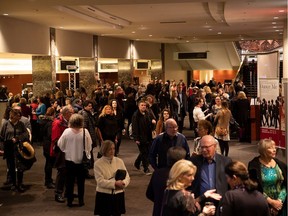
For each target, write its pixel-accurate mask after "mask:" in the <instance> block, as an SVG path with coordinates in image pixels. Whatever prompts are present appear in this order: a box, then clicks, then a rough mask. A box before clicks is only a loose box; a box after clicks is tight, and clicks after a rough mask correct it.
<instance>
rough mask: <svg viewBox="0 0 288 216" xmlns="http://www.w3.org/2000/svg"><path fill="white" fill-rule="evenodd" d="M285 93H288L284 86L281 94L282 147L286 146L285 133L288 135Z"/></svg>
mask: <svg viewBox="0 0 288 216" xmlns="http://www.w3.org/2000/svg"><path fill="white" fill-rule="evenodd" d="M282 86H283V85H282ZM285 94H287V92H284V88H283V89H282V91H281V96H279V107H280V109H279V116H280V147H281V148H285V135H286V119H285V118H286V116H285V101H284V98H285ZM286 103H287V102H286Z"/></svg>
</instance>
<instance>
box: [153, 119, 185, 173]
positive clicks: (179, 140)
mask: <svg viewBox="0 0 288 216" xmlns="http://www.w3.org/2000/svg"><path fill="white" fill-rule="evenodd" d="M164 126H165V132H164V133H161V134H159V135H158V136H157V137H156V138H155V139H154V141H153V143H152V146H151V148H150V152H149V162H150V164H151V166H152V167H153V168H154V170H156V169H159V168H163V167H166V166H167V151H168V149H169V148H170V147H173V146H180V147H183V148H184V149H185V151H186V157H185V158H186V159H189V158H190V149H189V146H188V143H187V140H186V137H185V136H184V135H183V134H181V133H179V132H178V125H177V122H176V121H175V120H174V119H173V118H170V119H167V121H166V122H165V125H164Z"/></svg>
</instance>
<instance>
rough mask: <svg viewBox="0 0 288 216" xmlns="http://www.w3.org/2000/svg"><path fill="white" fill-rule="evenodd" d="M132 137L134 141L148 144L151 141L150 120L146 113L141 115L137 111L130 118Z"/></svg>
mask: <svg viewBox="0 0 288 216" xmlns="http://www.w3.org/2000/svg"><path fill="white" fill-rule="evenodd" d="M132 136H133V137H134V140H135V141H139V142H140V143H149V142H151V141H152V119H151V118H150V116H149V114H148V112H145V114H144V115H143V114H141V113H140V111H139V109H138V110H137V111H136V112H135V113H134V114H133V116H132Z"/></svg>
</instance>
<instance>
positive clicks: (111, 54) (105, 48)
mask: <svg viewBox="0 0 288 216" xmlns="http://www.w3.org/2000/svg"><path fill="white" fill-rule="evenodd" d="M98 47H99V48H98V49H99V51H98V57H99V58H121V59H130V52H129V50H130V47H129V40H126V39H120V38H110V37H100V36H99V37H98Z"/></svg>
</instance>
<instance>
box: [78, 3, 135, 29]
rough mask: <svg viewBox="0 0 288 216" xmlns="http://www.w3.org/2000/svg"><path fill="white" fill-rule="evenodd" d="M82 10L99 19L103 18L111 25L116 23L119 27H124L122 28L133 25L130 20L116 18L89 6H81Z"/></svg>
mask: <svg viewBox="0 0 288 216" xmlns="http://www.w3.org/2000/svg"><path fill="white" fill-rule="evenodd" d="M80 7H81V8H82V9H84V10H85V11H87V12H88V13H92V14H93V15H96V16H97V18H103V19H105V20H106V21H108V22H110V23H114V24H117V25H122V26H128V25H131V22H129V21H128V20H125V19H122V18H120V17H117V16H114V15H112V14H109V13H107V12H105V11H102V10H100V9H98V8H95V7H92V6H89V5H83V6H80Z"/></svg>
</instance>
